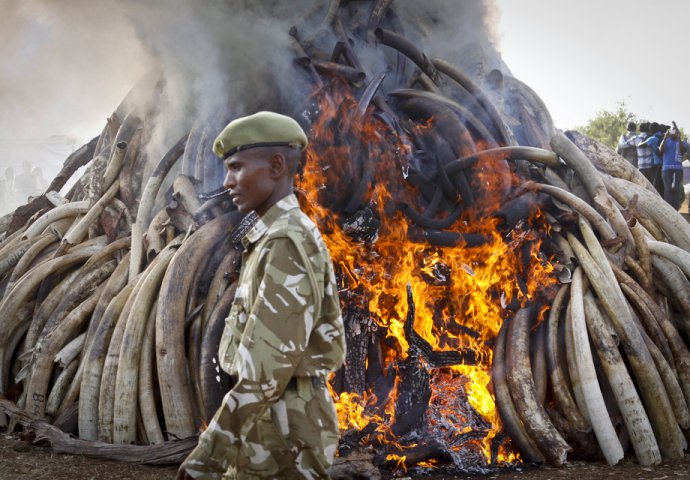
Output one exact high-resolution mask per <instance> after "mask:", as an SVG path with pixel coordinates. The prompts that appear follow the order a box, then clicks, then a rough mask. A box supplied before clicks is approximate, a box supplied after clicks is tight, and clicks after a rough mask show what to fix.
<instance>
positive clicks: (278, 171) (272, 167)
mask: <svg viewBox="0 0 690 480" xmlns="http://www.w3.org/2000/svg"><path fill="white" fill-rule="evenodd" d="M268 168H269V171H270V172H271V175H272V176H273V177H274V178H277V177H280V176H283V175H284V174H285V172H286V170H287V160H286V158H285V156H284V155H283V154H282V153H274V154H273V155H271V158H270V159H269V161H268Z"/></svg>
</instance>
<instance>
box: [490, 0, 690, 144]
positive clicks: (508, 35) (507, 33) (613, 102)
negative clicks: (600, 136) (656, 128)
mask: <svg viewBox="0 0 690 480" xmlns="http://www.w3.org/2000/svg"><path fill="white" fill-rule="evenodd" d="M496 5H497V7H498V12H499V13H498V15H499V17H500V19H499V22H498V24H497V26H496V33H497V35H498V38H499V50H500V51H501V53H502V56H503V59H504V61H505V62H506V64H507V65H508V67H509V68H510V69H511V71H512V72H513V74H514V76H515V77H517V78H519V79H520V80H522V81H523V82H525V83H526V84H527V85H529V86H530V87H532V89H534V90H535V91H536V92H537V94H539V96H540V97H541V98H542V100H544V103H545V104H546V106H547V108H548V109H549V111H550V112H551V115H552V117H553V119H554V123H555V124H556V127H558V128H561V129H569V128H574V127H577V126H582V125H585V124H586V123H587V121H588V120H589V119H591V118H593V117H594V116H595V115H596V114H597V112H599V111H601V110H609V111H612V110H616V108H617V104H618V103H619V102H621V101H622V102H625V106H626V109H627V110H628V111H630V112H632V113H634V114H635V115H636V116H637V117H639V118H640V119H646V120H650V121H658V122H660V123H665V124H670V123H671V121H673V120H675V121H676V123H677V124H678V126H679V127H681V128H683V129H684V130H685V131H689V130H690V89H689V87H690V55H689V54H690V51H689V49H688V46H689V45H690V29H689V28H688V25H689V24H690V1H687V0H660V1H658V2H648V1H640V0H568V1H565V0H496ZM652 5H653V7H654V8H653V9H652V8H650V6H652Z"/></svg>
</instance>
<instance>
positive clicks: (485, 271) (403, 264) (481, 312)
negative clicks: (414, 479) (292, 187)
mask: <svg viewBox="0 0 690 480" xmlns="http://www.w3.org/2000/svg"><path fill="white" fill-rule="evenodd" d="M318 108H319V111H318V112H317V114H316V115H315V117H314V123H313V130H312V137H313V138H314V140H313V141H312V143H311V144H310V146H309V148H308V150H307V159H306V163H305V165H304V168H303V173H302V175H301V177H300V179H299V181H298V187H299V189H300V190H301V191H302V192H303V193H304V197H305V198H306V201H304V202H303V208H304V210H305V211H306V212H307V213H308V215H309V216H310V217H311V218H312V219H314V221H315V222H316V223H317V225H319V227H320V229H321V231H322V233H323V236H324V240H325V242H326V244H327V246H328V248H329V250H330V253H331V257H332V260H333V263H334V265H335V268H336V271H337V272H338V274H339V280H340V285H339V288H340V289H341V294H345V293H346V294H347V295H345V296H346V297H347V301H346V302H345V304H344V305H343V310H344V313H345V314H346V312H347V311H348V309H349V308H353V307H356V308H360V309H362V310H364V311H366V312H368V315H369V317H370V320H371V325H369V326H368V327H367V326H363V327H360V326H358V327H357V328H371V329H372V330H379V331H382V332H384V334H385V337H386V338H387V340H388V341H387V342H386V348H384V349H383V355H384V361H383V363H384V365H383V366H384V368H385V370H386V371H388V372H396V371H397V368H398V367H397V366H398V364H399V362H401V361H404V360H405V359H406V358H408V355H410V353H409V352H410V339H409V338H408V335H406V334H405V321H406V319H407V317H408V312H409V310H408V309H409V307H410V305H409V304H408V301H407V293H406V291H407V288H408V286H409V288H410V289H411V292H412V298H413V299H414V306H415V315H414V325H413V328H414V331H415V332H416V333H417V334H418V335H419V336H420V337H421V338H423V339H424V340H425V341H426V342H427V343H428V344H429V345H430V346H431V347H432V348H433V351H435V352H452V351H456V352H463V351H472V352H474V355H475V358H476V365H475V364H472V365H470V364H465V365H453V366H449V367H444V368H432V369H429V371H430V384H431V389H432V393H431V398H430V402H429V407H428V410H427V412H426V414H427V416H428V417H429V422H428V423H429V429H430V431H433V432H434V434H435V435H440V436H441V437H446V438H448V439H449V442H450V444H453V441H455V440H453V439H454V438H455V439H457V438H467V439H468V440H467V442H469V443H470V444H472V445H474V448H478V449H480V450H481V452H482V454H483V455H484V457H485V458H486V461H487V462H491V461H499V462H501V461H515V459H516V455H515V454H514V453H512V452H510V451H506V450H505V448H504V447H501V448H500V449H498V456H497V457H498V458H496V452H495V451H494V454H492V447H491V445H492V440H493V439H494V437H496V435H497V434H498V433H499V432H500V431H501V424H500V419H499V417H498V413H497V410H496V407H495V403H494V397H493V395H492V393H491V389H492V387H491V378H490V367H491V357H492V349H491V345H492V341H493V340H494V339H495V337H496V336H497V334H498V331H499V329H500V326H501V324H502V321H503V318H504V317H505V316H506V315H507V314H508V309H507V308H508V307H509V306H510V305H514V304H515V303H517V304H525V303H526V302H528V301H532V300H534V299H535V298H536V296H537V294H538V292H539V290H540V289H541V288H544V286H548V285H550V284H553V283H554V282H555V280H554V278H553V275H552V272H553V268H552V267H551V264H550V262H549V259H547V258H543V255H542V254H541V253H540V247H541V238H540V235H541V234H540V233H538V232H543V231H545V228H546V227H545V224H546V221H545V219H544V218H543V216H542V215H541V214H540V213H539V212H537V213H536V214H534V215H532V217H531V218H530V219H529V221H527V222H523V223H520V224H519V225H518V226H517V227H515V228H514V229H513V230H512V231H511V232H510V234H509V235H505V234H502V233H500V228H499V220H498V219H497V218H496V217H495V216H492V215H488V214H487V212H492V211H493V210H495V209H496V208H497V205H498V202H499V200H500V198H501V194H500V191H499V190H501V189H505V187H506V180H505V179H504V178H499V179H497V178H494V177H492V172H493V171H496V169H495V168H494V165H492V164H491V162H489V163H488V164H485V165H482V166H481V167H480V168H478V173H477V178H478V179H479V186H480V187H481V188H482V189H484V188H485V189H486V190H485V191H484V190H482V192H481V196H479V198H478V200H477V202H476V203H475V204H474V205H473V206H472V207H471V208H467V209H464V210H463V212H462V214H461V215H460V216H459V217H458V219H457V220H456V221H455V222H453V224H452V225H451V226H450V227H448V228H445V229H444V230H446V231H450V232H455V233H456V234H457V235H464V234H470V235H475V236H479V238H481V239H482V241H480V242H475V244H472V245H471V244H470V243H469V242H467V243H466V242H463V241H458V242H455V243H456V245H455V246H438V247H433V246H430V245H429V244H428V243H427V242H424V241H419V235H420V232H419V228H418V227H417V226H416V225H415V224H414V223H413V222H411V221H410V220H409V219H408V218H407V216H406V215H405V213H404V208H400V206H401V205H403V204H405V205H409V206H412V207H415V206H416V205H417V203H418V202H419V200H418V199H419V198H420V191H419V189H418V188H417V187H415V186H413V185H411V182H409V181H408V178H407V177H408V175H409V174H410V164H409V157H410V156H411V155H412V153H413V151H414V147H413V145H412V144H411V142H410V140H409V139H407V138H405V137H404V136H400V135H396V134H394V133H392V131H391V128H390V127H389V126H388V125H386V123H385V122H384V121H383V120H382V119H380V118H378V117H376V116H373V115H369V114H365V115H361V111H360V112H359V114H358V113H356V112H357V102H356V101H355V100H354V99H353V97H352V96H351V93H350V92H349V91H348V90H347V89H346V88H342V89H338V90H336V91H335V92H333V93H332V96H331V97H330V98H329V99H328V100H327V101H324V100H323V99H322V101H321V102H320V103H319V107H318ZM430 125H433V119H432V120H431V121H430V123H428V124H427V123H423V122H422V123H421V124H420V125H417V126H416V127H415V128H418V129H426V128H430ZM497 162H498V160H497ZM360 204H362V205H366V207H365V208H364V209H363V210H359V211H357V208H356V207H358V206H359V205H360ZM415 208H416V207H415ZM352 303H354V304H355V305H352ZM468 363H469V362H468ZM391 374H394V373H391ZM395 374H396V377H395V385H394V386H393V387H392V389H391V392H390V395H389V398H388V399H383V402H385V408H383V409H381V408H380V405H381V402H380V401H379V399H377V398H376V396H375V395H374V393H373V392H370V391H366V392H363V393H362V394H358V393H353V392H347V391H345V392H341V393H337V392H335V391H334V390H331V393H332V395H333V397H334V398H335V399H336V404H337V411H338V417H339V421H340V428H341V431H343V432H345V431H348V430H351V429H356V430H362V429H363V428H365V427H366V426H367V425H369V424H372V423H373V424H375V425H376V426H377V428H376V432H375V433H374V435H375V436H376V437H377V438H378V440H379V441H384V442H388V443H390V444H396V445H397V446H398V448H400V449H404V448H405V446H404V445H401V444H400V443H398V439H397V438H395V435H394V434H393V433H392V431H391V430H390V426H391V425H392V424H393V423H394V421H395V403H396V399H397V398H398V395H399V393H400V388H404V386H400V376H399V375H397V373H395ZM377 404H378V405H379V408H375V406H376V405H377ZM472 418H475V419H476V418H480V419H481V422H479V424H477V421H476V420H472ZM472 432H476V434H474V433H472ZM456 443H457V442H456ZM465 443H466V442H460V443H459V444H458V445H457V447H458V448H463V445H464V446H465V447H466V445H465ZM492 457H493V458H492ZM390 458H391V459H395V460H396V461H397V462H398V463H399V466H400V467H401V468H404V467H405V460H406V457H405V456H404V455H399V456H398V455H393V456H391V457H390ZM408 466H409V465H408Z"/></svg>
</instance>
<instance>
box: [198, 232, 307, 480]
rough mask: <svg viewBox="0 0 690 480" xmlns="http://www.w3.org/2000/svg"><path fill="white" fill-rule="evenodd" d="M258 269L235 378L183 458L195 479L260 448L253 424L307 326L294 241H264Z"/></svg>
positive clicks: (298, 353)
mask: <svg viewBox="0 0 690 480" xmlns="http://www.w3.org/2000/svg"><path fill="white" fill-rule="evenodd" d="M257 274H258V275H261V277H262V279H261V281H260V283H259V289H258V293H257V295H256V299H255V300H254V304H253V305H251V307H250V311H249V312H248V313H249V316H248V319H247V326H246V328H245V330H244V334H243V336H242V339H241V342H240V346H239V348H238V350H237V356H238V361H237V362H236V363H235V366H236V367H237V375H238V381H237V383H236V384H235V386H234V387H233V388H232V389H231V390H230V391H229V392H228V393H227V395H226V396H225V398H224V401H223V404H222V405H221V407H220V408H219V409H218V411H217V412H216V415H215V416H214V418H213V420H212V421H211V423H210V424H209V426H208V428H207V429H206V431H204V432H203V433H202V435H201V436H200V438H199V445H198V446H197V448H196V449H195V450H194V451H193V452H192V454H190V456H189V457H188V458H187V460H185V464H184V467H185V469H186V470H187V471H188V472H189V474H190V475H191V476H193V477H194V478H218V477H215V476H213V474H212V473H211V472H220V473H222V472H224V471H225V470H226V469H227V466H228V465H236V466H238V467H240V466H239V465H237V461H236V460H237V458H238V452H239V449H240V448H241V447H242V445H244V446H245V447H244V448H249V449H251V450H254V451H255V452H258V451H260V450H261V449H262V446H261V445H260V443H258V442H253V438H252V437H253V435H252V428H253V427H254V425H256V423H257V421H258V420H259V418H260V417H261V416H262V415H264V414H265V413H266V411H267V410H268V408H269V407H270V406H271V405H272V404H273V403H275V402H276V401H277V400H278V399H279V398H280V396H281V394H282V392H283V391H284V390H285V388H286V386H287V384H288V382H289V381H290V379H291V377H292V375H293V372H294V370H295V367H296V366H297V364H298V363H299V362H300V360H301V358H302V356H303V355H304V351H305V348H306V345H307V342H308V340H309V335H310V333H311V331H312V327H313V323H314V320H313V318H314V317H313V315H314V305H313V302H314V300H313V295H312V290H311V286H310V283H309V279H308V275H307V269H306V267H305V266H304V265H303V264H302V261H301V259H300V256H299V253H298V252H297V249H296V247H295V245H294V244H293V242H292V241H291V240H289V239H287V238H278V239H274V240H271V241H269V242H267V244H266V247H265V249H264V251H263V252H262V257H261V258H260V260H259V268H258V269H257ZM202 472H203V475H208V476H201V475H202ZM196 473H199V475H200V476H198V477H196V476H195V474H196Z"/></svg>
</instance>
